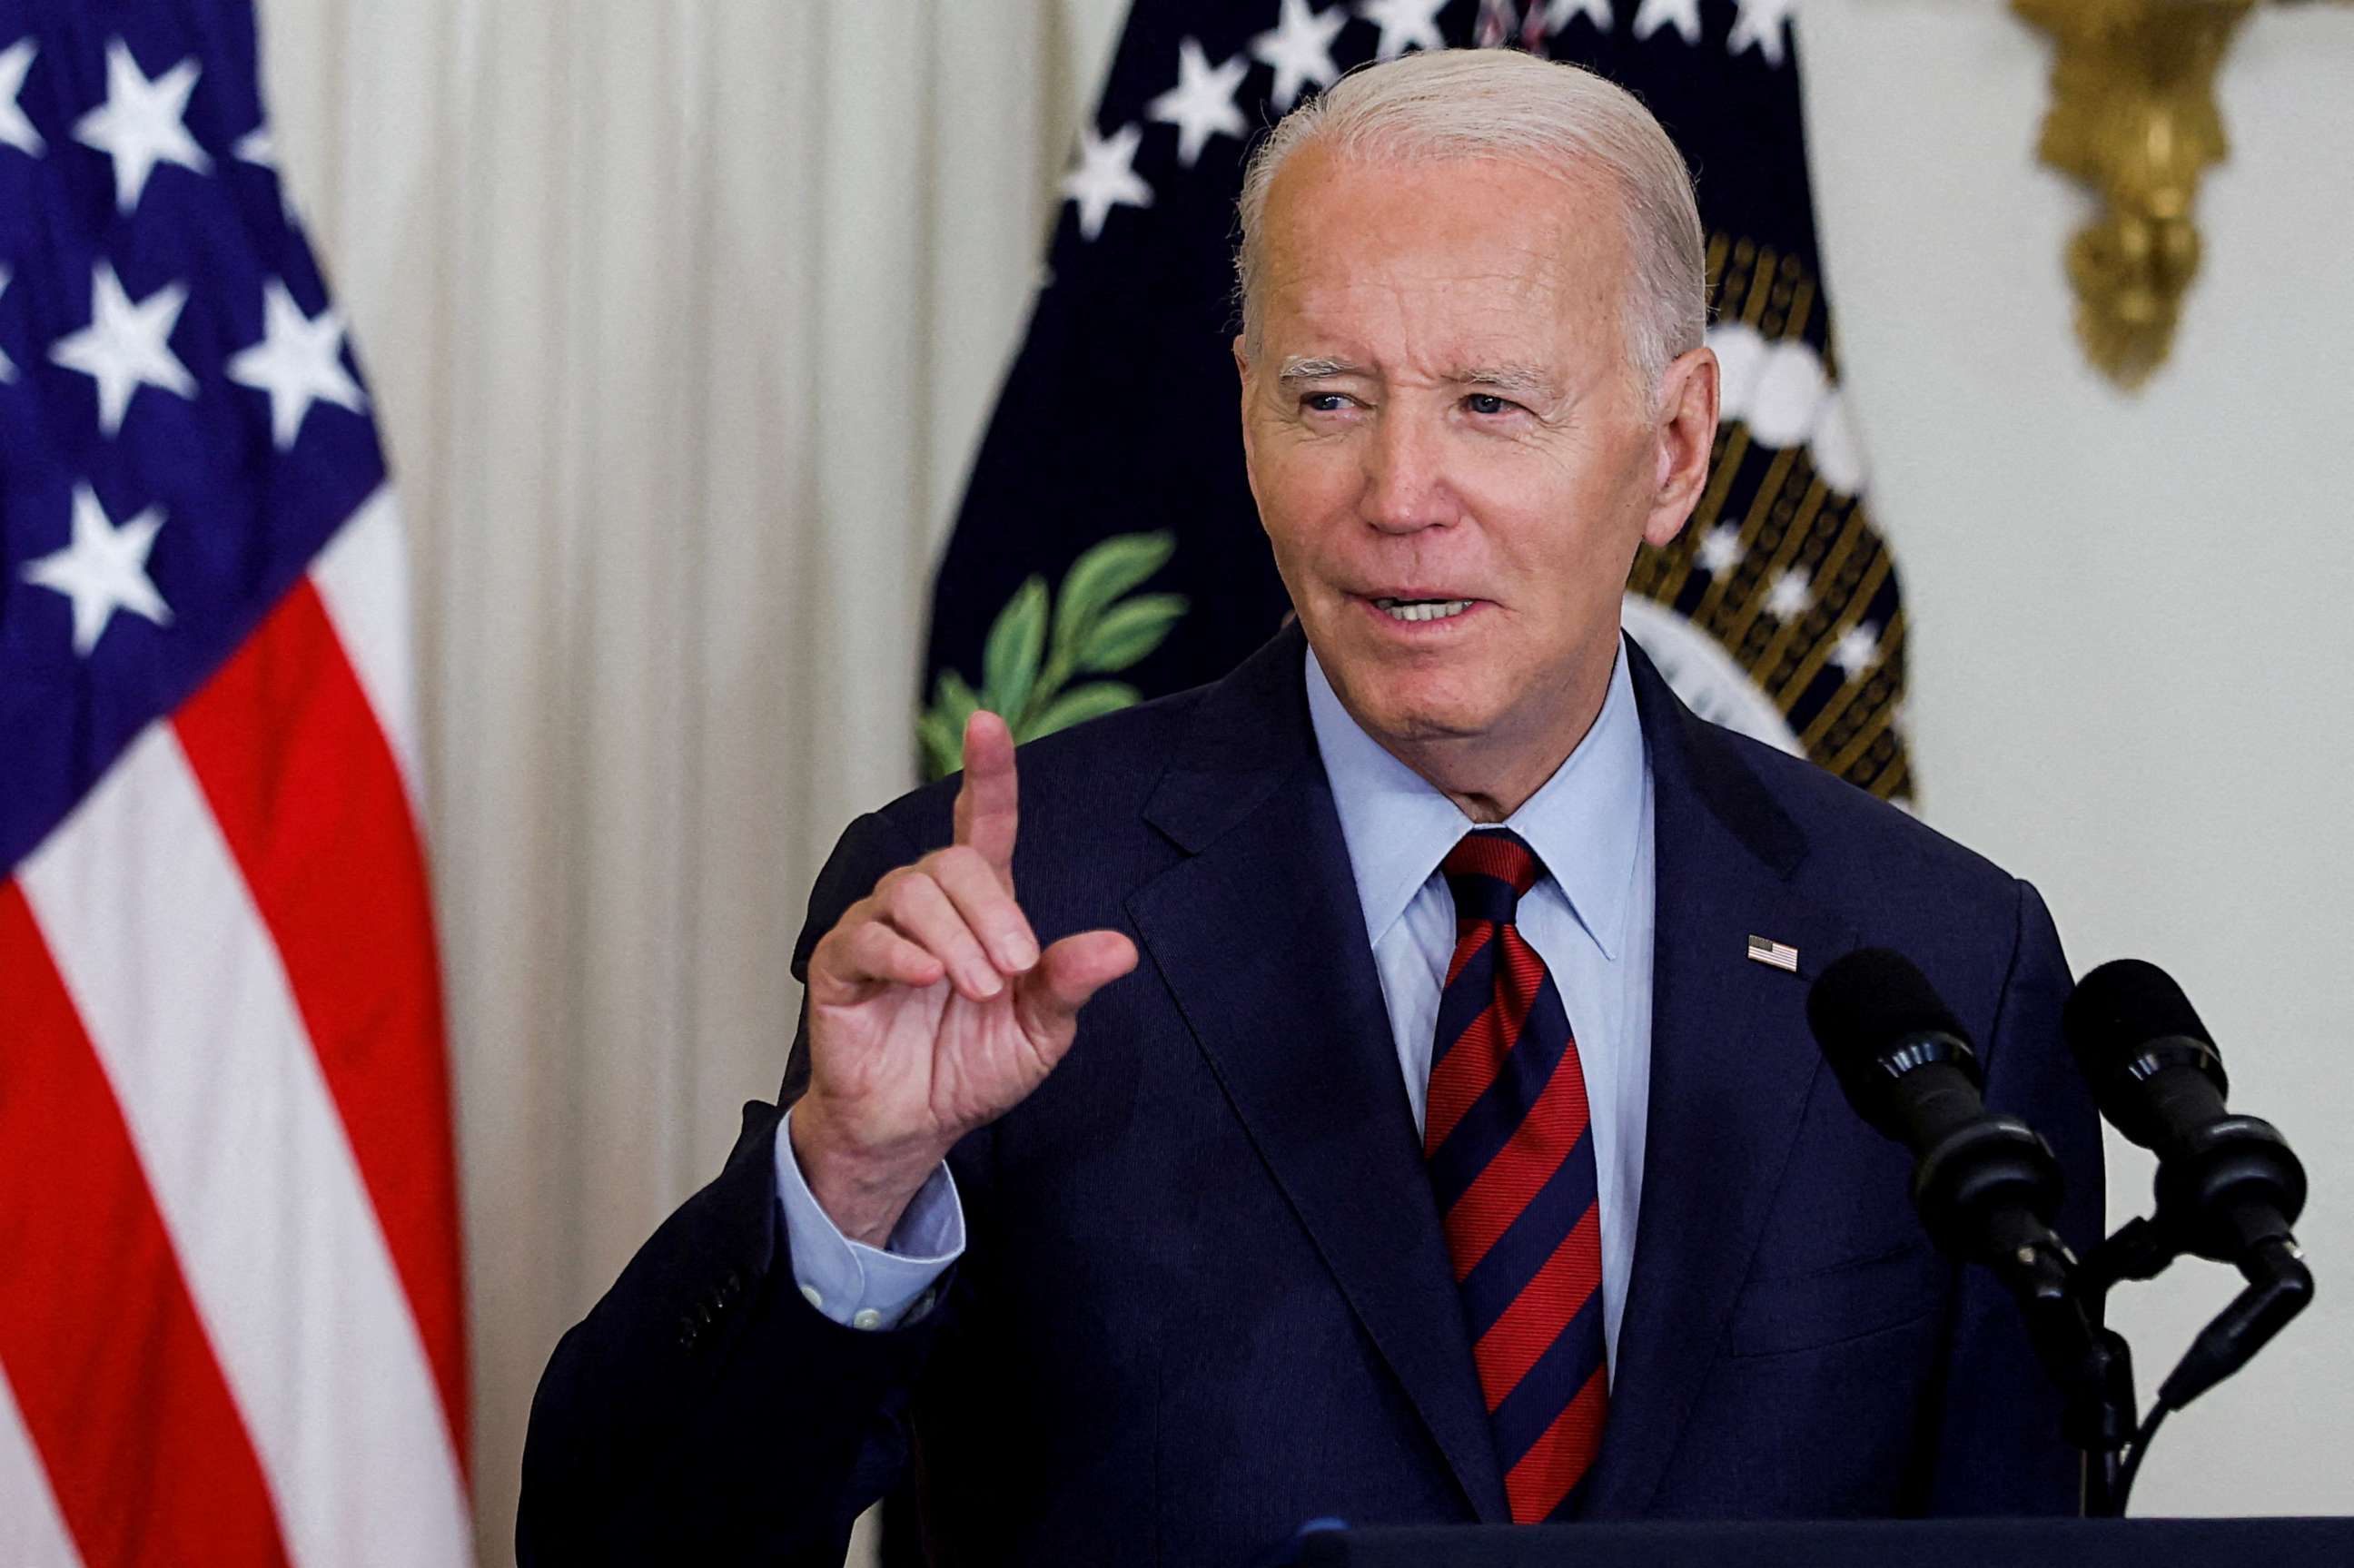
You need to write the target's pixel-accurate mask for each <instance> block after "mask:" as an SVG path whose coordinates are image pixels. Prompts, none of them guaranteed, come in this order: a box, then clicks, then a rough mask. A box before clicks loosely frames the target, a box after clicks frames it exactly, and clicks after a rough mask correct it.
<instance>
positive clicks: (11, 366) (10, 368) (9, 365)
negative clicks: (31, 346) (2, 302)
mask: <svg viewBox="0 0 2354 1568" xmlns="http://www.w3.org/2000/svg"><path fill="white" fill-rule="evenodd" d="M7 291H8V269H7V268H5V267H0V295H5V294H6V293H7ZM14 380H16V363H15V362H14V361H13V360H11V359H10V358H9V357H8V351H7V350H5V349H0V381H14Z"/></svg>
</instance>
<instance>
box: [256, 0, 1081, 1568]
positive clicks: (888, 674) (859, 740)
mask: <svg viewBox="0 0 2354 1568" xmlns="http://www.w3.org/2000/svg"><path fill="white" fill-rule="evenodd" d="M1120 9H1121V7H1120V5H1119V3H1118V0H938V3H935V4H924V3H920V0H530V3H524V0H404V3H403V4H400V5H366V4H359V3H355V0H263V4H262V5H261V6H260V10H261V21H262V48H263V52H264V65H265V70H266V72H267V77H268V81H269V86H270V90H271V93H272V101H273V104H274V107H275V111H276V114H277V127H278V143H279V149H280V153H281V157H282V159H283V161H284V163H285V164H286V167H287V172H288V177H289V182H290V185H291V186H292V190H293V192H294V195H295V197H296V200H297V202H298V203H299V205H300V206H301V207H302V209H303V211H304V213H305V216H306V217H307V219H308V220H309V222H310V224H311V226H312V228H313V236H314V238H315V240H316V242H317V244H318V247H319V249H320V251H321V254H322V259H323V262H324V263H325V265H326V267H327V269H328V271H329V274H330V277H331V279H332V281H333V283H334V288H335V290H336V292H337V295H338V297H339V300H340V302H341V303H342V305H343V306H344V308H345V313H346V314H347V315H348V316H349V317H350V318H351V320H352V322H353V323H354V328H355V337H356V342H357V344H358V348H359V352H360V354H361V355H362V358H363V364H364V366H365V368H366V370H367V372H368V373H369V375H370V377H371V380H372V384H373V390H374V392H375V394H376V407H377V410H378V416H379V418H380V419H381V420H382V422H383V424H384V427H385V434H386V437H387V441H388V443H389V447H390V451H391V458H392V462H393V469H394V473H395V476H396V480H397V482H398V486H399V490H400V493H401V495H402V498H403V501H404V503H405V506H406V510H407V513H408V520H409V525H410V537H411V540H412V544H413V546H414V553H415V563H414V564H415V572H414V582H415V591H416V595H417V601H416V605H415V615H416V621H417V627H418V632H419V641H418V646H419V657H420V661H421V665H422V667H421V669H420V671H419V681H420V692H419V694H420V698H421V704H422V716H423V720H424V741H425V773H426V787H427V794H428V816H429V827H430V835H431V848H432V854H433V863H434V871H435V876H436V882H437V887H436V892H437V895H438V904H439V908H440V919H441V939H442V955H443V959H442V961H443V970H444V974H445V976H446V980H447V985H448V991H449V1000H450V1004H451V1048H452V1053H453V1055H454V1058H455V1065H456V1072H457V1084H458V1111H459V1121H460V1129H459V1130H460V1148H461V1158H462V1160H463V1167H464V1181H465V1198H466V1214H465V1219H466V1242H467V1258H468V1265H469V1270H470V1274H471V1294H472V1329H473V1340H472V1350H473V1354H474V1358H475V1371H474V1411H475V1415H474V1439H475V1446H474V1473H475V1485H476V1489H477V1492H478V1495H479V1517H480V1520H481V1529H482V1550H483V1554H484V1560H485V1561H486V1562H497V1561H503V1560H505V1559H506V1558H507V1556H508V1553H509V1551H510V1547H509V1545H508V1542H510V1541H511V1539H512V1534H511V1531H512V1528H513V1518H514V1492H515V1482H516V1467H517V1464H518V1461H519V1458H520V1456H521V1453H522V1446H523V1434H524V1425H525V1417H526V1414H527V1410H528V1404H529V1399H530V1393H531V1389H532V1387H533V1384H534V1383H535V1380H536V1378H537V1376H538V1372H539V1369H540V1367H541V1365H542V1364H543V1363H544V1362H545V1361H546V1356H547V1354H548V1351H550V1350H551V1349H552V1348H553V1346H554V1344H555V1341H556V1339H557V1335H558V1334H559V1333H560V1332H561V1330H563V1329H564V1327H565V1326H566V1325H567V1324H568V1323H570V1322H572V1321H573V1320H574V1319H577V1318H578V1316H579V1315H580V1314H581V1313H582V1312H583V1311H585V1310H586V1309H587V1308H588V1305H589V1304H590V1303H591V1302H592V1301H593V1300H594V1299H595V1298H596V1297H597V1295H598V1293H599V1291H601V1290H602V1289H603V1287H605V1286H606V1285H607V1284H608V1283H610V1280H611V1279H612V1277H613V1276H614V1275H615V1274H616V1273H617V1272H618V1271H619V1270H620V1266H621V1264H622V1263H623V1262H624V1261H625V1259H626V1258H627V1257H628V1255H629V1254H630V1252H631V1249H632V1248H634V1247H635V1245H637V1244H638V1242H639V1241H641V1240H642V1238H643V1237H644V1236H645V1235H646V1234H648V1233H650V1232H651V1231H652V1228H653V1226H654V1225H655V1224H657V1223H658V1222H659V1221H660V1220H661V1219H662V1217H663V1215H664V1214H665V1213H668V1212H669V1211H670V1209H671V1208H672V1207H673V1206H674V1205H675V1204H676V1203H677V1202H679V1200H680V1199H681V1198H682V1197H684V1195H685V1194H686V1193H687V1192H689V1191H691V1190H692V1189H693V1188H694V1187H695V1186H696V1185H698V1184H699V1183H700V1182H701V1181H704V1180H705V1179H707V1177H708V1176H709V1175H711V1174H712V1173H713V1172H715V1171H716V1169H717V1166H718V1162H719V1160H720V1159H721V1158H722V1156H723V1155H724V1153H725V1151H726V1148H727V1146H728V1144H729V1142H730V1140H731V1139H732V1137H733V1133H734V1128H735V1122H736V1107H737V1104H738V1103H739V1102H740V1101H741V1100H743V1099H745V1098H746V1097H753V1096H760V1097H768V1096H770V1095H772V1094H773V1093H774V1091H775V1087H776V1083H777V1080H778V1077H779V1074H780V1073H781V1071H782V1068H783V1065H784V1060H785V1053H786V1048H787V1045H788V1044H789V1042H790V1037H791V1032H792V1025H793V1019H794V1014H795V1011H796V1009H797V1007H798V1005H799V996H798V989H797V987H795V985H794V984H793V982H792V980H791V979H790V975H789V974H788V972H787V968H786V966H787V959H788V956H789V953H790V944H791V941H792V938H793V937H794V935H795V933H796V932H797V930H798V929H799V927H800V922H801V908H802V900H803V898H804V896H805V894H806V890H807V888H808V886H809V884H810V882H811V878H812V877H813V876H814V875H815V874H816V871H817V868H818V866H819V864H820V863H821V862H822V858H823V856H824V853H825V852H826V850H827V848H828V847H829V845H830V843H831V842H832V838H833V836H834V834H835V833H836V832H839V831H840V829H841V827H842V826H843V824H844V823H845V822H846V821H848V820H849V819H850V818H851V817H852V816H853V815H854V814H855V813H856V812H857V811H859V810H863V809H864V808H866V807H868V806H871V805H874V804H875V803H878V802H880V801H881V800H885V799H887V798H888V797H890V796H891V795H893V794H896V792H898V790H900V789H904V788H906V787H907V784H908V783H910V782H911V781H912V776H913V760H912V759H913V743H912V739H911V720H912V715H913V708H914V696H915V692H916V686H917V661H918V657H919V650H920V642H921V628H922V609H923V603H924V599H925V596H926V593H927V591H928V572H929V569H930V563H931V560H932V557H933V554H934V549H935V546H936V544H937V542H938V538H939V537H940V535H941V533H942V530H943V528H944V527H945V525H946V523H947V520H948V517H949V514H950V512H951V510H952V509H953V507H954V505H955V502H956V498H957V491H958V488H959V486H960V482H961V475H962V471H963V468H964V465H965V463H966V461H967V460H968V456H969V453H970V448H971V446H972V444H973V441H974V440H975V438H976V436H977V432H978V429H979V426H980V421H981V419H982V418H984V417H985V416H986V413H987V409H988V405H989V403H990V401H991V397H993V395H994V392H995V387H996V383H997V380H998V378H999V376H1001V375H1002V371H1003V367H1004V364H1005V358H1006V355H1007V354H1008V352H1009V350H1010V348H1011V347H1012V345H1013V343H1014V342H1015V341H1016V339H1017V338H1018V336H1019V333H1020V330H1021V326H1022V323H1023V316H1024V314H1025V313H1026V311H1027V307H1028V302H1029V299H1030V295H1031V292H1032V288H1033V284H1034V279H1035V277H1036V275H1037V271H1038V267H1039V261H1040V255H1041V249H1042V246H1043V241H1044V235H1045V232H1046V226H1047V223H1048V221H1049V219H1050V217H1051V215H1052V211H1053V204H1054V201H1055V180H1056V177H1057V175H1058V174H1059V172H1060V169H1061V167H1062V165H1063V163H1064V161H1065V155H1066V149H1067V148H1068V146H1069V145H1070V142H1071V137H1072V134H1073V129H1074V126H1075V125H1076V122H1077V120H1078V118H1079V115H1080V113H1081V112H1082V105H1083V103H1084V102H1085V101H1086V100H1087V98H1088V97H1089V96H1090V95H1091V93H1092V91H1093V86H1092V82H1093V79H1094V77H1095V75H1096V72H1097V69H1098V65H1099V62H1100V59H1101V56H1102V51H1103V49H1104V47H1105V45H1106V43H1107V41H1108V34H1109V31H1110V29H1111V27H1112V26H1115V25H1116V23H1117V20H1118V15H1117V14H1118V12H1119V10H1120Z"/></svg>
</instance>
